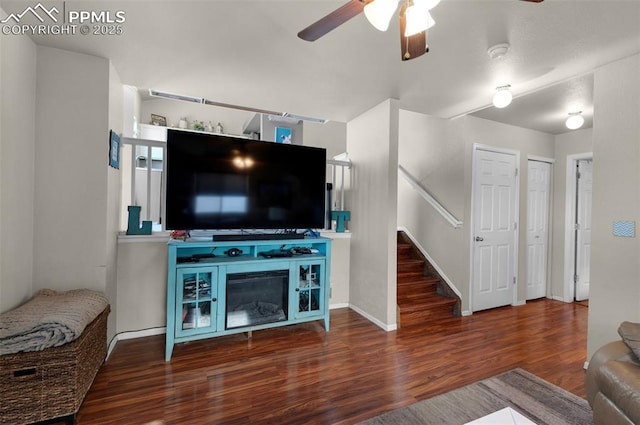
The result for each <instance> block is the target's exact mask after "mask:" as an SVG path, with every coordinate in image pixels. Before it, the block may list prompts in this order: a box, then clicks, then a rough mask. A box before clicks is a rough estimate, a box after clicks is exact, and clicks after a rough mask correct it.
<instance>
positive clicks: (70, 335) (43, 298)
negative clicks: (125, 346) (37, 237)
mask: <svg viewBox="0 0 640 425" xmlns="http://www.w3.org/2000/svg"><path fill="white" fill-rule="evenodd" d="M107 305H109V301H108V300H107V298H106V297H105V295H104V294H103V293H102V292H99V291H92V290H89V289H74V290H71V291H66V292H56V291H52V290H50V289H42V290H40V291H39V292H38V293H36V295H35V296H34V297H33V298H32V299H31V300H29V301H28V302H26V303H25V304H23V305H21V306H20V307H17V308H15V309H13V310H10V311H7V312H6V313H2V314H0V355H3V354H13V353H18V352H21V351H40V350H44V349H45V348H49V347H58V346H60V345H63V344H66V343H68V342H71V341H73V340H75V339H76V338H78V337H79V336H80V334H82V331H84V328H85V327H86V326H87V325H88V324H89V323H91V322H92V321H93V319H95V318H96V317H97V316H98V315H99V314H100V313H101V312H102V311H103V310H104V309H105V308H106V307H107Z"/></svg>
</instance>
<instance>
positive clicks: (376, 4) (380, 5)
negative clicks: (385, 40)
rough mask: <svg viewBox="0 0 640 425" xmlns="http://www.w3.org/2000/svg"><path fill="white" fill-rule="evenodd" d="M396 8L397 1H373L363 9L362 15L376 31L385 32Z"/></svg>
mask: <svg viewBox="0 0 640 425" xmlns="http://www.w3.org/2000/svg"><path fill="white" fill-rule="evenodd" d="M397 8H398V0H373V1H372V2H371V3H369V4H367V5H366V6H365V7H364V15H365V16H366V17H367V20H368V21H369V23H370V24H371V25H373V26H374V27H375V28H376V29H377V30H379V31H386V30H387V29H388V28H389V23H390V22H391V17H392V16H393V14H394V13H395V11H396V9H397Z"/></svg>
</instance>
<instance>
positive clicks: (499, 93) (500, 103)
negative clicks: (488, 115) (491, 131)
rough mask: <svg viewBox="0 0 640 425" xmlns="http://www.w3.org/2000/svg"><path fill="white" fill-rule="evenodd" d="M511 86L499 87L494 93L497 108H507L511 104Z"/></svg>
mask: <svg viewBox="0 0 640 425" xmlns="http://www.w3.org/2000/svg"><path fill="white" fill-rule="evenodd" d="M509 87H511V86H503V87H498V88H497V89H496V92H495V94H494V95H493V106H495V107H496V108H505V107H507V106H509V105H510V104H511V101H512V100H513V95H512V94H511V92H510V91H509Z"/></svg>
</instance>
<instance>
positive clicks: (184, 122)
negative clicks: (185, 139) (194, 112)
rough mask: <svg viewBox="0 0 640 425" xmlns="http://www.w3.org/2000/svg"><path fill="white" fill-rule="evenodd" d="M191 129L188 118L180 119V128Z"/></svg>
mask: <svg viewBox="0 0 640 425" xmlns="http://www.w3.org/2000/svg"><path fill="white" fill-rule="evenodd" d="M188 127H189V123H188V122H187V119H186V118H180V121H179V122H178V128H184V129H187V128H188Z"/></svg>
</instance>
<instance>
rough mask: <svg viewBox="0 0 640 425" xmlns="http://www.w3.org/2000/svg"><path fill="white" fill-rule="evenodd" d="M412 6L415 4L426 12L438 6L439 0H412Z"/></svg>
mask: <svg viewBox="0 0 640 425" xmlns="http://www.w3.org/2000/svg"><path fill="white" fill-rule="evenodd" d="M413 4H417V5H419V6H420V7H423V8H425V9H427V10H431V9H433V8H434V7H436V6H437V5H438V4H440V0H413Z"/></svg>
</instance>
